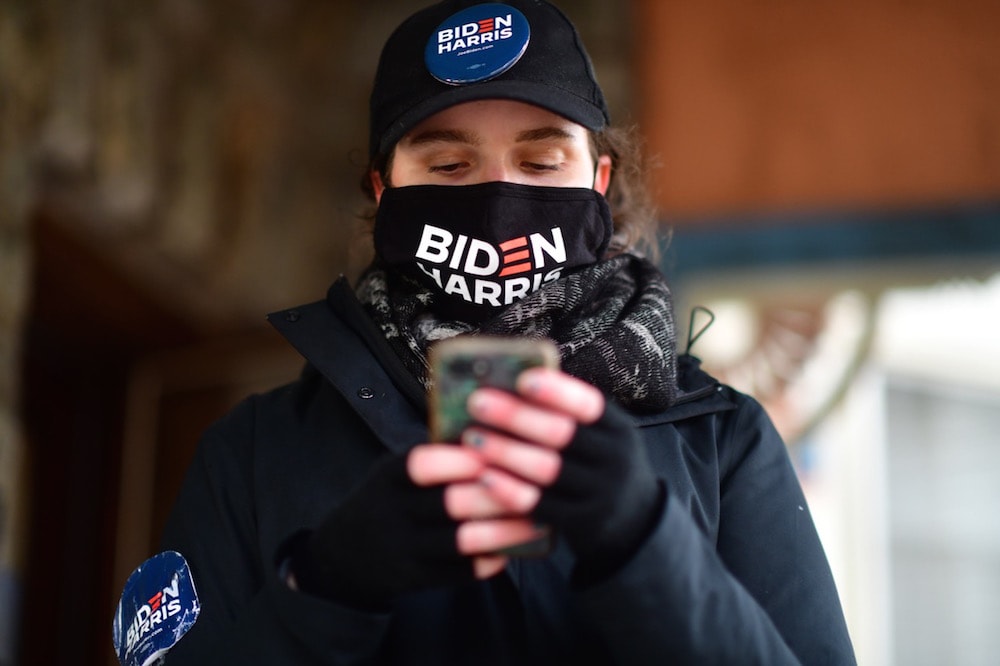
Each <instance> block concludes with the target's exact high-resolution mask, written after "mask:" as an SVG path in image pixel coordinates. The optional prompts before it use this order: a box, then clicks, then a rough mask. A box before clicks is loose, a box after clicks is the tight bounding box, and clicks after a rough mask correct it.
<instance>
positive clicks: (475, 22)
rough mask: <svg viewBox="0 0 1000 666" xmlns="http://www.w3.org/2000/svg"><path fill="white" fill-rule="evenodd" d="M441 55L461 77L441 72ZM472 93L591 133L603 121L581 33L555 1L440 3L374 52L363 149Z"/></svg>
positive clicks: (384, 144)
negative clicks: (522, 105) (523, 105)
mask: <svg viewBox="0 0 1000 666" xmlns="http://www.w3.org/2000/svg"><path fill="white" fill-rule="evenodd" d="M511 17H513V19H512V20H513V25H512V24H511V23H510V20H511ZM525 26H526V29H525ZM470 34H471V36H470ZM525 42H526V43H525ZM511 49H513V50H511ZM505 50H506V52H507V53H508V54H509V57H504V55H503V54H504V51H505ZM442 58H448V59H449V60H450V63H448V64H450V65H452V66H455V65H456V64H457V65H458V66H461V67H463V68H464V70H465V71H467V72H469V74H468V75H464V74H463V75H459V76H450V75H448V74H447V73H443V72H444V69H445V67H444V65H443V64H442V63H441V62H440V60H441V59H442ZM480 99H511V100H517V101H521V102H527V103H529V104H534V105H536V106H540V107H542V108H545V109H548V110H549V111H552V112H553V113H557V114H559V115H561V116H564V117H566V118H568V119H570V120H572V121H574V122H576V123H579V124H580V125H582V126H584V127H586V128H587V129H590V130H600V129H602V128H604V127H605V126H606V125H607V124H608V122H609V116H608V107H607V103H606V102H605V99H604V93H603V92H602V91H601V87H600V86H599V85H598V83H597V79H596V77H595V76H594V68H593V65H592V64H591V62H590V57H589V56H588V55H587V51H586V49H584V46H583V42H582V41H581V39H580V35H579V34H578V33H577V31H576V28H575V27H574V26H573V24H572V23H570V21H569V19H568V18H566V16H565V15H564V14H563V13H562V12H561V11H560V10H559V9H558V8H556V7H555V6H554V5H552V4H550V3H548V2H544V0H505V1H502V2H489V3H484V2H476V1H474V0H446V1H445V2H439V3H438V4H436V5H433V6H430V7H427V8H426V9H423V10H421V11H419V12H417V13H416V14H414V15H412V16H411V17H410V18H408V19H406V20H405V21H404V22H403V23H402V24H400V26H399V27H398V28H396V30H395V32H393V33H392V35H391V36H390V37H389V39H388V41H386V43H385V46H384V47H383V49H382V55H381V57H380V59H379V64H378V70H377V72H376V74H375V85H374V88H373V89H372V94H371V100H370V123H371V124H370V132H371V134H370V138H369V156H370V157H372V158H374V157H375V156H376V155H379V154H385V153H387V152H388V151H389V150H390V149H391V148H392V147H393V146H394V145H395V144H396V142H397V141H399V139H401V138H402V137H403V135H404V134H406V133H407V132H408V131H409V130H410V129H412V128H413V127H414V126H415V125H416V124H417V123H419V122H420V121H422V120H424V119H426V118H428V117H430V116H432V115H433V114H435V113H437V112H438V111H442V110H444V109H446V108H448V107H450V106H454V105H455V104H459V103H462V102H469V101H472V100H480Z"/></svg>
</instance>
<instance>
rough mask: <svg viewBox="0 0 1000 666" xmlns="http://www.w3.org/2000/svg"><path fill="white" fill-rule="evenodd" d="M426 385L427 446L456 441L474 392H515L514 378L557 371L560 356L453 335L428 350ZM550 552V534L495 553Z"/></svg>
mask: <svg viewBox="0 0 1000 666" xmlns="http://www.w3.org/2000/svg"><path fill="white" fill-rule="evenodd" d="M428 361H429V363H430V370H431V377H432V379H433V382H432V384H431V390H430V399H429V407H430V410H429V411H430V414H429V417H428V426H429V429H430V438H431V441H432V442H452V443H458V442H459V441H461V437H462V432H463V431H464V430H465V429H466V428H468V427H469V426H470V425H472V423H473V420H472V419H471V418H470V417H469V414H468V412H467V411H466V402H467V401H468V399H469V395H470V394H471V393H472V392H473V391H475V390H476V389H477V388H480V387H483V386H488V387H491V388H498V389H503V390H506V391H511V392H513V391H514V387H515V383H516V381H517V377H518V375H520V374H521V372H523V371H524V370H527V369H528V368H535V367H540V366H541V367H550V368H557V367H559V352H558V351H557V350H556V346H555V344H553V343H552V342H551V341H549V340H544V339H532V338H503V337H494V336H458V337H455V338H449V339H447V340H442V341H441V342H438V343H436V344H435V345H433V346H432V347H431V348H430V351H429V352H428ZM550 550H551V537H550V535H549V534H546V535H544V536H543V537H541V538H539V539H535V540H532V541H528V542H525V543H522V544H516V545H513V546H510V547H508V548H504V549H502V550H501V551H500V553H501V554H504V555H508V556H511V557H538V556H541V555H545V554H547V553H548V552H549V551H550Z"/></svg>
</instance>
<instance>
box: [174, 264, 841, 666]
mask: <svg viewBox="0 0 1000 666" xmlns="http://www.w3.org/2000/svg"><path fill="white" fill-rule="evenodd" d="M271 320H272V322H273V323H274V324H275V326H276V327H277V328H278V329H279V330H280V331H281V332H282V333H283V334H284V335H285V336H286V337H287V338H288V339H289V340H290V341H291V342H292V344H294V345H295V347H296V348H297V349H298V350H299V351H300V352H301V353H302V354H303V355H304V356H305V357H306V359H307V360H308V362H309V365H308V366H307V368H306V370H305V372H304V373H303V376H302V377H301V378H300V379H299V380H298V381H296V382H295V383H292V384H290V385H288V386H284V387H282V388H279V389H277V390H275V391H272V392H270V393H267V394H265V395H259V396H254V397H251V398H249V399H248V400H246V401H245V402H243V403H242V404H241V405H240V406H238V407H237V408H236V409H235V410H234V411H233V412H231V413H230V414H229V415H228V416H226V417H225V418H223V419H222V420H221V421H220V422H218V423H217V424H215V425H214V426H213V427H212V428H211V429H210V430H208V431H207V432H206V434H205V436H204V438H203V440H202V442H201V443H200V446H199V448H198V451H197V454H196V456H195V459H194V461H193V462H192V464H191V467H190V469H189V471H188V473H187V477H186V479H185V482H184V484H183V488H182V490H181V492H180V496H179V497H178V499H177V503H176V505H175V507H174V510H173V512H172V514H171V517H170V519H169V522H168V525H167V528H166V531H165V534H164V536H163V547H164V548H165V549H173V550H177V551H179V552H180V553H182V554H183V555H184V557H185V558H187V560H188V562H189V563H190V565H191V569H192V575H193V578H194V582H195V585H196V586H197V591H198V594H199V596H200V599H201V604H202V612H201V616H200V617H199V619H198V621H197V623H196V624H195V625H194V627H193V628H192V629H191V631H190V632H189V633H188V634H187V635H186V636H185V637H184V638H183V639H182V640H181V641H180V642H179V643H178V644H177V645H176V646H175V647H174V648H173V650H172V651H171V652H170V654H169V656H168V662H167V663H168V666H172V665H174V664H181V665H186V664H229V663H234V664H235V663H239V664H270V665H279V664H280V665H290V664H470V665H472V664H475V665H486V664H561V663H573V664H605V663H607V664H611V663H616V664H629V665H633V664H717V663H725V664H768V665H775V664H795V663H803V664H851V663H854V656H853V650H852V647H851V643H850V639H849V637H848V634H847V629H846V626H845V623H844V618H843V613H842V611H841V606H840V602H839V599H838V596H837V591H836V589H835V587H834V582H833V579H832V576H831V574H830V569H829V567H828V565H827V561H826V557H825V555H824V552H823V549H822V546H821V545H820V541H819V539H818V537H817V535H816V530H815V528H814V526H813V522H812V519H811V517H810V514H809V509H808V507H807V506H806V501H805V499H804V497H803V494H802V491H801V489H800V486H799V483H798V481H797V478H796V476H795V473H794V471H793V468H792V466H791V464H790V462H789V458H788V455H787V451H786V448H785V446H784V444H783V443H782V441H781V439H780V437H779V436H778V434H777V433H776V432H775V430H774V428H773V427H772V425H771V423H770V421H769V419H768V417H767V416H766V414H765V413H764V411H763V410H762V408H761V407H760V406H759V405H758V404H757V403H756V402H755V401H753V400H752V399H751V398H749V397H747V396H745V395H742V394H740V393H738V392H736V391H734V390H732V389H730V388H727V387H724V386H721V385H719V384H718V383H717V382H716V381H715V380H713V379H712V378H711V377H709V376H708V375H706V374H705V373H704V372H702V371H701V370H699V368H698V363H697V361H696V360H695V359H694V358H692V357H682V359H681V362H680V371H681V373H680V377H681V390H682V398H681V401H680V402H679V403H678V404H676V405H675V406H673V407H671V408H670V409H668V410H666V411H665V412H663V413H660V414H655V415H642V416H636V417H635V424H636V427H637V428H640V429H641V431H642V434H643V435H644V438H645V441H646V444H647V447H648V453H649V458H650V460H651V461H652V464H653V466H654V467H655V469H656V470H657V472H658V474H659V475H660V476H661V477H662V478H663V479H665V480H666V486H667V488H668V495H667V499H666V504H665V506H664V508H663V513H662V519H661V521H660V523H659V525H658V526H657V527H656V529H655V530H654V532H653V533H652V534H651V535H650V537H649V538H648V540H647V541H646V542H644V543H643V545H642V546H641V547H640V549H639V551H638V552H636V553H635V554H634V556H633V557H632V558H631V560H630V561H628V562H627V563H626V564H625V565H624V566H623V567H622V568H621V569H620V570H618V571H616V572H614V573H613V574H612V575H611V576H610V577H609V578H607V579H605V580H603V581H601V582H599V583H597V584H594V585H593V586H591V587H588V588H586V589H576V588H575V587H574V586H573V585H571V584H570V582H569V571H570V569H571V568H572V566H573V557H572V554H571V553H570V552H569V551H568V550H567V549H565V548H563V547H559V548H557V549H556V551H555V552H554V553H553V554H552V555H550V556H549V557H547V558H544V559H526V560H518V561H513V562H512V563H511V564H510V566H509V567H508V569H507V571H506V572H504V573H503V574H501V575H499V576H496V577H494V578H492V579H490V580H488V581H482V582H475V583H470V584H467V585H464V586H458V587H453V588H444V589H433V590H427V591H424V592H419V593H414V594H411V595H409V596H406V597H404V598H403V599H400V600H399V601H398V603H397V604H396V606H395V608H394V610H393V611H392V612H391V613H373V612H366V611H359V610H355V609H352V608H348V607H345V606H342V605H338V604H336V603H332V602H328V601H325V600H321V599H318V598H313V597H310V596H308V595H305V594H301V593H297V592H293V591H291V590H289V589H287V588H286V587H285V586H284V584H283V583H282V582H281V581H280V580H279V577H278V575H277V568H278V563H277V562H276V557H277V555H276V554H277V553H278V551H279V548H280V547H281V545H282V543H283V542H284V541H286V540H287V539H288V538H289V537H290V536H291V535H292V534H294V533H295V532H297V531H298V530H300V529H302V528H309V527H313V526H315V525H317V524H318V523H319V522H320V521H321V519H322V518H323V517H324V515H325V514H326V513H327V512H328V511H329V510H330V508H331V507H333V506H334V505H336V503H337V502H339V501H340V500H341V498H343V497H344V495H345V494H346V493H347V492H348V491H349V490H350V489H351V488H352V487H353V486H354V485H355V484H356V483H357V482H358V481H360V480H361V479H362V478H363V477H364V476H365V472H366V470H367V469H368V468H369V466H370V465H371V464H372V463H373V462H374V461H375V460H376V459H377V458H379V457H380V456H384V455H388V454H390V453H401V452H404V451H406V450H407V449H409V448H410V447H412V446H413V445H415V444H417V443H420V442H423V441H425V440H426V436H427V432H426V428H425V425H424V424H425V411H426V407H425V403H424V396H423V392H422V390H421V389H420V387H419V385H418V384H417V382H416V381H415V380H413V378H412V377H411V376H410V375H408V374H407V373H406V371H405V370H404V369H403V368H402V365H401V364H400V362H399V360H398V358H397V357H396V356H395V355H394V354H393V353H392V351H391V350H389V348H388V346H387V344H386V343H385V340H384V338H382V336H381V335H379V333H378V331H377V330H376V329H375V328H374V324H373V323H372V322H371V320H370V319H368V318H367V317H366V316H365V315H364V313H363V311H362V310H361V307H360V305H359V304H358V303H357V301H356V300H355V299H354V297H353V294H352V293H351V291H350V289H349V287H348V286H347V284H346V282H345V281H344V280H341V281H339V282H338V283H336V284H335V285H334V286H333V287H332V288H331V290H330V292H329V294H328V297H327V299H326V300H325V301H321V302H318V303H314V304H312V305H308V306H305V307H302V308H298V309H296V310H288V311H285V312H280V313H277V314H275V315H272V316H271Z"/></svg>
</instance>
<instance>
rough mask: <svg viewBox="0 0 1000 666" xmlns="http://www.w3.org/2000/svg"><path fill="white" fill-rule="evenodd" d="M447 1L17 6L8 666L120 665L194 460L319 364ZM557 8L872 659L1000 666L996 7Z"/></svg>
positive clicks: (6, 311) (157, 0) (11, 119)
mask: <svg viewBox="0 0 1000 666" xmlns="http://www.w3.org/2000/svg"><path fill="white" fill-rule="evenodd" d="M422 4H423V3H422V2H416V1H412V0H409V1H404V0H380V1H379V2H378V3H374V2H347V1H346V0H344V1H335V0H212V1H207V0H150V1H149V2H144V3H137V2H130V1H126V0H73V1H70V0H2V1H0V664H8V663H24V664H52V663H65V662H74V663H85V664H110V663H114V662H113V657H112V656H111V649H110V643H111V640H110V635H111V634H110V627H111V617H112V614H113V610H114V605H115V604H116V602H117V596H118V594H119V593H120V589H121V586H122V584H123V582H124V580H125V578H126V577H127V575H128V573H129V572H130V571H131V570H132V568H134V567H135V566H136V565H138V564H139V563H140V562H141V561H142V560H143V559H145V558H146V557H148V556H149V555H151V554H152V553H154V552H156V539H157V535H158V532H159V529H160V526H161V525H162V521H163V519H164V514H165V512H166V510H167V509H168V508H169V506H170V503H171V501H172V498H173V494H174V492H175V491H176V487H177V483H178V482H179V479H180V476H181V474H182V473H183V470H184V468H185V467H186V464H187V461H188V460H189V458H190V455H191V453H192V451H193V447H194V446H195V443H196V441H197V437H198V434H199V433H200V432H201V430H202V429H203V428H204V427H205V425H206V424H207V423H209V422H210V421H211V420H213V419H214V418H216V417H217V416H219V415H220V414H221V413H223V412H224V411H225V410H226V409H228V408H229V407H230V406H231V405H232V404H233V403H234V402H235V401H236V400H238V399H239V398H240V397H242V396H243V395H245V394H246V393H247V392H250V391H253V390H258V389H263V388H266V387H268V386H272V385H274V384H276V383H279V382H283V381H286V380H288V379H291V378H293V377H294V376H295V375H296V374H297V372H298V370H299V368H300V365H301V362H300V360H299V359H298V358H297V357H296V355H295V354H294V352H292V351H291V350H289V349H288V348H287V347H286V346H285V345H284V344H283V343H282V341H281V340H280V339H278V338H277V336H276V335H275V334H273V333H271V332H270V331H269V330H268V328H267V326H266V324H265V322H264V319H263V315H264V314H265V313H266V312H268V311H271V310H276V309H279V308H283V307H286V306H289V305H293V304H295V303H297V302H305V301H310V300H315V299H317V298H320V297H322V295H323V293H324V290H325V289H326V287H327V285H328V284H329V282H331V281H332V279H333V278H335V277H336V276H337V275H338V274H339V273H347V274H349V275H354V274H356V273H357V271H358V270H360V269H361V268H362V267H363V266H364V265H365V262H366V261H367V259H368V251H367V248H366V236H365V233H364V230H363V226H362V225H360V224H359V222H358V217H357V213H358V212H359V211H360V210H362V209H363V208H364V206H365V202H364V200H363V199H362V198H361V197H360V195H359V193H358V189H357V183H358V180H359V177H360V173H361V170H362V168H363V166H364V161H365V160H364V157H365V152H364V151H365V147H366V136H367V134H366V133H367V119H366V105H367V95H368V91H369V86H370V79H371V77H372V74H373V71H374V67H375V62H376V58H377V54H378V50H379V48H380V46H381V43H382V42H383V41H384V39H385V37H386V36H387V35H388V33H389V32H390V30H391V29H392V28H393V27H394V26H395V25H396V24H397V23H398V22H399V21H400V20H401V19H402V18H403V17H404V16H406V15H408V14H409V13H410V12H411V11H413V10H414V9H415V8H417V7H419V6H422ZM559 4H560V5H561V6H562V7H563V8H564V10H565V11H566V12H567V13H568V14H569V15H570V16H571V18H573V19H574V21H575V22H576V23H577V24H578V26H579V27H580V29H581V32H582V33H583V36H584V39H585V41H586V43H587V44H588V47H589V50H590V52H591V55H592V56H593V58H594V60H595V64H596V66H597V71H598V77H599V79H600V80H601V82H602V85H603V87H604V88H605V91H606V93H607V95H608V97H609V100H610V104H611V107H612V115H613V117H614V118H615V119H616V120H617V121H618V122H622V123H626V124H627V123H633V122H637V123H639V124H640V127H641V130H642V132H643V135H644V136H645V137H646V139H647V149H648V152H649V154H650V156H651V157H652V158H653V159H654V161H655V163H656V165H657V168H655V169H654V170H653V171H652V172H651V177H650V185H651V187H652V188H653V190H654V192H655V193H656V197H657V203H658V207H659V210H660V212H661V219H662V228H663V234H662V235H663V239H664V243H663V245H664V252H663V257H662V264H663V267H664V270H665V271H666V272H667V273H668V275H669V276H670V277H671V279H672V281H673V284H674V287H675V291H676V298H677V305H678V320H679V321H681V322H682V323H686V322H687V321H688V317H689V314H690V313H691V312H692V311H693V309H694V307H695V306H699V305H701V306H706V307H708V309H709V310H711V312H712V313H714V316H715V322H714V323H713V324H712V326H711V327H709V328H708V329H707V331H706V332H705V333H704V335H702V336H701V338H700V339H699V340H698V342H697V343H696V344H695V345H694V348H693V351H694V353H696V354H697V355H699V356H701V357H702V358H703V359H704V360H705V362H706V365H708V367H709V368H710V369H711V370H712V371H713V372H716V373H717V374H719V375H720V376H722V377H724V378H725V379H726V380H727V381H730V382H732V383H733V384H734V385H736V386H737V387H738V388H741V389H743V390H746V391H748V392H751V393H753V394H754V395H755V396H757V397H758V398H759V399H761V400H762V401H763V402H764V404H765V405H766V406H767V407H768V409H769V411H770V412H771V414H772V415H773V416H774V418H775V420H776V422H777V423H778V425H779V427H780V428H781V429H782V432H783V434H784V435H785V436H786V439H787V441H788V443H789V447H790V449H791V451H792V453H793V457H794V459H795V461H796V464H797V466H798V469H799V471H800V474H801V477H802V479H803V484H804V485H805V487H806V489H807V491H808V493H809V494H810V502H811V505H812V506H813V510H814V513H815V514H816V517H817V521H818V522H819V524H820V529H821V531H822V534H823V538H824V541H825V543H826V544H827V549H828V552H829V554H830V558H831V561H832V564H833V565H834V569H835V575H836V576H837V579H838V584H839V585H840V588H841V593H842V595H843V597H844V603H845V608H846V611H847V614H848V620H849V623H850V625H851V630H852V634H853V636H854V639H855V642H856V644H857V648H858V653H859V657H860V658H861V661H862V663H870V664H907V665H908V666H909V665H911V664H922V663H926V664H939V663H963V664H980V663H981V664H986V663H993V662H991V659H992V658H993V655H995V654H996V653H997V651H998V649H1000V642H998V641H1000V639H998V636H1000V632H998V631H996V630H997V629H1000V626H997V622H998V620H997V618H1000V607H998V601H997V599H1000V521H997V520H996V519H995V515H996V513H997V510H998V509H1000V494H998V491H997V488H1000V484H998V483H997V482H998V481H1000V479H998V478H997V476H998V473H997V470H998V469H1000V441H998V438H997V437H996V435H995V434H994V433H996V432H997V431H998V428H997V426H1000V422H998V421H1000V381H998V380H997V377H1000V367H998V366H1000V349H998V343H997V340H1000V323H998V320H1000V296H998V293H1000V278H997V277H996V275H997V274H998V273H1000V40H997V39H996V35H997V34H1000V6H998V5H997V4H996V3H992V2H987V1H986V0H921V1H919V2H905V3H903V2H898V1H893V0H871V1H869V2H866V3H833V2H817V3H801V2H791V1H790V0H766V1H765V2H760V3H752V4H747V3H742V2H738V1H737V0H719V1H718V2H696V1H695V0H631V1H627V0H618V1H615V2H608V1H607V0H563V1H562V2H560V3H559ZM695 312H696V314H697V313H698V312H699V311H695ZM708 319H709V315H707V314H704V313H701V314H698V315H697V316H696V317H695V318H694V319H692V324H693V331H692V332H697V331H698V330H700V329H701V328H702V327H703V325H704V324H705V323H707V321H708ZM683 342H684V341H682V343H683Z"/></svg>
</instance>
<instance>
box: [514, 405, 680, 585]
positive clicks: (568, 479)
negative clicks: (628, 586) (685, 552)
mask: <svg viewBox="0 0 1000 666" xmlns="http://www.w3.org/2000/svg"><path fill="white" fill-rule="evenodd" d="M663 494H664V487H663V483H662V482H661V481H660V480H658V479H657V477H656V475H655V474H654V472H653V469H652V466H651V465H650V463H649V459H648V458H647V456H646V452H645V450H644V447H643V443H642V438H641V436H640V435H639V432H638V430H637V429H636V428H635V426H634V425H632V422H631V420H630V419H629V417H628V415H627V414H626V413H625V412H624V411H623V410H622V409H621V408H620V407H618V406H617V405H614V404H612V403H608V406H607V408H606V410H605V412H604V415H603V416H601V418H600V419H599V420H598V421H597V422H596V423H593V424H591V425H581V426H579V427H578V428H577V431H576V434H575V436H574V437H573V440H572V441H571V442H570V444H569V445H568V446H567V447H566V448H565V449H564V450H563V452H562V469H561V470H560V472H559V476H558V477H557V478H556V481H555V483H553V484H552V485H551V486H550V487H548V488H546V489H544V490H543V491H542V497H541V500H540V501H539V503H538V507H537V508H536V509H535V514H534V515H535V517H536V518H537V519H538V520H539V522H543V523H548V524H551V525H552V526H553V527H554V528H555V530H556V531H557V532H559V533H561V534H562V536H563V537H564V538H565V539H566V541H567V542H568V544H569V546H570V548H572V549H573V552H574V553H575V554H576V557H577V567H576V570H575V571H574V579H575V581H576V582H577V583H579V584H587V583H592V582H595V581H596V580H599V579H601V578H603V577H605V576H607V575H609V574H611V573H612V572H614V571H615V570H616V569H618V568H619V567H620V566H622V565H623V564H624V563H625V562H626V561H627V560H628V559H629V558H630V557H631V556H632V555H633V554H634V553H635V552H636V550H638V548H639V546H640V545H641V544H642V542H643V541H644V540H645V538H646V537H647V536H648V534H649V533H650V532H651V531H652V529H653V527H654V526H655V525H656V522H657V521H658V520H659V518H660V512H661V509H662V506H663Z"/></svg>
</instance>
